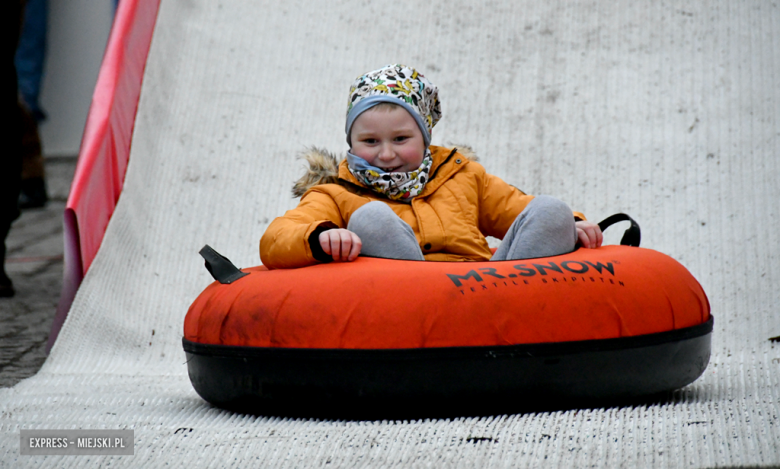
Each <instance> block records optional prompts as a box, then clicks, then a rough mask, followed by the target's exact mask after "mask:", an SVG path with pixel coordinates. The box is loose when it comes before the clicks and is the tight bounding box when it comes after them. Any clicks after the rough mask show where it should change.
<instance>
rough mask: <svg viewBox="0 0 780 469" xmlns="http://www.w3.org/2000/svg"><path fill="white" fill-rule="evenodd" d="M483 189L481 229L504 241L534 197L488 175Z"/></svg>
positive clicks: (579, 216) (577, 217)
mask: <svg viewBox="0 0 780 469" xmlns="http://www.w3.org/2000/svg"><path fill="white" fill-rule="evenodd" d="M481 189H482V191H481V194H480V195H481V204H480V205H481V206H480V211H479V229H480V231H482V233H484V234H486V235H489V236H493V237H496V238H499V239H504V235H505V234H506V232H507V231H509V227H510V226H512V223H514V221H515V219H516V218H517V216H518V215H519V214H520V213H521V212H522V211H523V210H525V207H526V206H528V204H529V203H530V202H531V201H532V200H533V199H534V196H532V195H528V194H526V193H525V192H523V191H521V190H520V189H518V188H516V187H514V186H512V185H510V184H507V183H506V182H505V181H504V180H503V179H501V178H499V177H497V176H493V175H492V174H487V173H484V175H483V177H482V184H481ZM572 216H573V217H574V218H575V220H585V215H583V214H582V213H580V212H572Z"/></svg>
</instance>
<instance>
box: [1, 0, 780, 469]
mask: <svg viewBox="0 0 780 469" xmlns="http://www.w3.org/2000/svg"><path fill="white" fill-rule="evenodd" d="M778 51H780V6H778V4H777V3H776V2H769V1H764V0H754V1H735V2H698V1H681V2H656V1H650V0H646V1H638V2H626V1H613V0H591V1H582V2H580V1H568V2H567V1H557V0H553V1H550V2H543V1H535V2H533V1H517V0H497V1H488V2H468V1H462V0H450V1H441V0H433V1H427V2H410V1H406V0H398V1H395V2H382V3H380V2H370V1H357V0H343V1H334V2H318V1H296V0H291V1H287V2H270V1H250V0H232V1H230V0H229V1H213V0H163V1H162V3H161V6H160V11H159V17H158V21H157V24H156V27H155V33H154V36H153V40H152V46H151V50H150V53H149V58H148V63H147V67H146V70H145V76H144V81H143V87H142V92H141V98H140V104H139V108H138V114H137V118H136V123H135V129H134V136H133V141H132V152H131V156H130V163H129V167H128V172H127V176H126V181H125V186H124V190H123V193H122V195H121V198H120V201H119V204H118V206H117V210H116V212H115V214H114V216H113V218H112V220H111V223H110V225H109V227H108V230H107V233H106V237H105V239H104V240H103V244H102V246H101V249H100V251H99V253H98V255H97V257H96V258H95V261H94V263H93V264H92V266H91V269H90V270H89V272H88V274H87V276H86V278H85V280H84V282H83V284H82V286H81V288H80V290H79V292H78V295H77V297H76V299H75V302H74V303H73V306H72V309H71V311H70V314H69V317H68V319H67V321H66V323H65V325H64V327H63V329H62V331H61V333H60V335H59V338H58V340H57V342H56V344H55V346H54V348H53V350H52V352H51V355H50V356H49V358H48V360H47V361H46V363H45V364H44V366H43V368H42V370H41V371H40V372H39V373H38V374H37V375H35V376H34V377H32V378H29V379H27V380H25V381H23V382H21V383H19V384H18V385H17V386H15V387H13V388H8V389H0V411H1V412H2V413H1V414H0V415H2V417H0V466H2V467H242V468H243V467H289V468H296V467H350V468H352V467H370V468H385V467H399V468H401V467H404V468H406V467H496V468H499V467H529V468H537V467H626V468H633V467H654V468H663V467H669V468H676V467H685V468H689V467H695V468H702V467H718V466H726V467H734V466H737V467H753V466H775V467H777V466H778V465H780V417H778V413H779V412H780V405H779V403H780V343H775V342H773V341H771V340H770V338H772V337H777V336H780V312H778V307H779V306H780V288H778V285H779V284H780V122H779V118H780V86H778V85H779V84H780V52H778ZM389 63H404V64H408V65H412V66H414V67H416V68H418V69H419V70H420V71H421V72H422V73H424V74H425V75H426V77H427V78H429V79H430V80H431V81H432V82H433V83H435V84H437V85H438V86H439V88H440V90H441V99H442V109H443V117H442V120H441V122H440V123H439V124H438V125H437V127H436V128H435V129H434V132H433V143H434V144H440V145H454V144H455V145H456V144H468V145H470V146H471V147H473V148H474V150H475V151H476V153H477V154H478V155H479V157H480V160H481V162H482V163H483V164H484V166H485V167H486V168H487V170H488V171H489V172H491V173H494V174H496V175H498V176H501V177H503V178H504V179H505V180H507V181H508V182H510V183H511V184H514V185H516V186H517V187H519V188H521V189H523V190H524V191H526V192H528V193H531V194H549V195H552V196H555V197H558V198H560V199H562V200H564V201H565V202H567V203H568V204H569V205H570V206H571V207H572V208H573V209H575V210H578V211H582V212H584V213H585V214H586V216H588V218H589V219H592V220H594V221H598V220H600V219H602V218H604V217H606V216H608V215H610V214H612V213H615V212H626V213H629V214H631V215H632V216H633V217H634V218H635V219H636V220H637V221H638V222H639V224H640V225H641V226H642V233H643V240H642V245H643V247H647V248H651V249H655V250H658V251H661V252H664V253H666V254H669V255H670V256H672V257H674V258H675V259H677V260H678V261H680V262H681V263H682V264H683V265H685V266H686V267H688V268H689V269H690V271H691V272H692V273H693V274H694V276H695V277H696V278H697V279H698V280H699V281H700V282H701V284H702V286H703V287H704V289H705V291H706V292H707V294H708V296H709V299H710V303H711V305H712V312H713V315H714V317H715V330H714V332H713V342H712V346H713V354H712V358H711V361H710V364H709V367H708V368H707V370H706V372H705V374H704V375H703V376H702V377H701V378H700V379H699V380H697V381H696V382H694V383H693V384H692V385H690V386H688V387H686V388H684V389H682V390H679V391H677V392H675V393H674V396H673V397H672V398H671V399H670V400H669V401H668V402H662V403H658V404H654V405H643V406H634V407H608V408H603V409H579V410H568V411H560V412H546V413H529V414H518V415H497V416H494V417H482V418H471V417H453V418H451V419H429V420H419V421H414V420H412V421H364V422H359V421H323V420H308V419H283V418H268V417H257V416H251V415H241V414H236V413H231V412H227V411H223V410H219V409H216V408H213V407H211V406H209V405H208V404H207V403H205V402H204V401H203V400H201V399H200V398H199V397H198V395H197V394H196V393H195V391H194V390H193V388H192V386H191V385H190V382H189V379H188V377H187V367H186V363H185V356H184V353H183V351H182V345H181V338H182V324H183V319H184V315H185V313H186V312H187V308H188V306H189V304H190V303H191V302H192V300H194V298H195V297H196V296H197V295H198V293H199V292H200V291H201V290H202V289H203V288H204V287H205V286H206V285H208V284H209V283H210V282H211V278H210V276H209V274H208V273H207V271H206V270H205V269H204V268H203V262H202V259H201V258H200V257H199V256H198V250H199V249H200V248H201V247H202V246H203V245H204V244H206V243H208V244H210V245H211V246H213V247H214V248H215V249H217V250H218V251H220V252H221V253H222V254H224V255H225V256H227V257H229V258H231V260H233V262H234V263H235V264H236V265H239V266H242V267H247V266H251V265H257V264H259V263H260V260H259V256H258V252H257V247H258V241H259V239H260V236H261V235H262V233H263V231H264V230H265V228H266V227H267V226H268V223H269V222H270V221H271V220H272V219H273V218H274V217H276V216H279V215H281V214H282V213H284V211H285V210H288V209H290V208H292V207H294V206H295V204H296V200H294V199H293V198H292V197H291V195H290V188H291V185H292V182H293V181H294V180H295V179H297V177H298V176H299V175H300V174H301V172H302V170H303V166H302V162H301V161H300V160H296V155H297V154H298V153H300V152H301V151H302V150H304V149H305V148H306V147H308V146H311V145H317V146H320V147H324V148H327V149H329V150H331V151H334V152H339V153H343V152H344V151H346V149H347V146H346V142H345V140H344V120H345V112H346V103H347V96H348V91H349V85H350V83H351V82H352V80H353V79H354V78H355V77H356V76H358V75H359V74H361V73H363V72H365V71H368V70H373V69H375V68H379V67H381V66H383V65H385V64H389ZM618 239H619V238H618ZM611 241H612V242H613V243H615V242H617V241H616V239H615V238H611ZM73 428H88V429H133V430H134V431H135V455H134V456H101V457H97V456H45V457H44V456H20V455H19V432H20V430H22V429H25V430H26V429H73Z"/></svg>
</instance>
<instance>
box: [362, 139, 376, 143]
mask: <svg viewBox="0 0 780 469" xmlns="http://www.w3.org/2000/svg"><path fill="white" fill-rule="evenodd" d="M363 143H365V144H367V145H373V144H375V143H376V139H375V138H364V139H363Z"/></svg>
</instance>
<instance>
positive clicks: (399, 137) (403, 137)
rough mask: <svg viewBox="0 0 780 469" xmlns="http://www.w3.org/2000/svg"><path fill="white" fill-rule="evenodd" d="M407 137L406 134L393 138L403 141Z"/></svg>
mask: <svg viewBox="0 0 780 469" xmlns="http://www.w3.org/2000/svg"><path fill="white" fill-rule="evenodd" d="M408 138H409V137H406V136H398V137H396V138H395V141H396V142H403V141H404V140H407V139H408Z"/></svg>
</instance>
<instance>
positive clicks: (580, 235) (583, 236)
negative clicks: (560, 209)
mask: <svg viewBox="0 0 780 469" xmlns="http://www.w3.org/2000/svg"><path fill="white" fill-rule="evenodd" d="M577 239H579V241H580V246H582V247H584V248H589V247H590V240H589V239H588V234H587V233H585V230H583V229H582V228H577Z"/></svg>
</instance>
